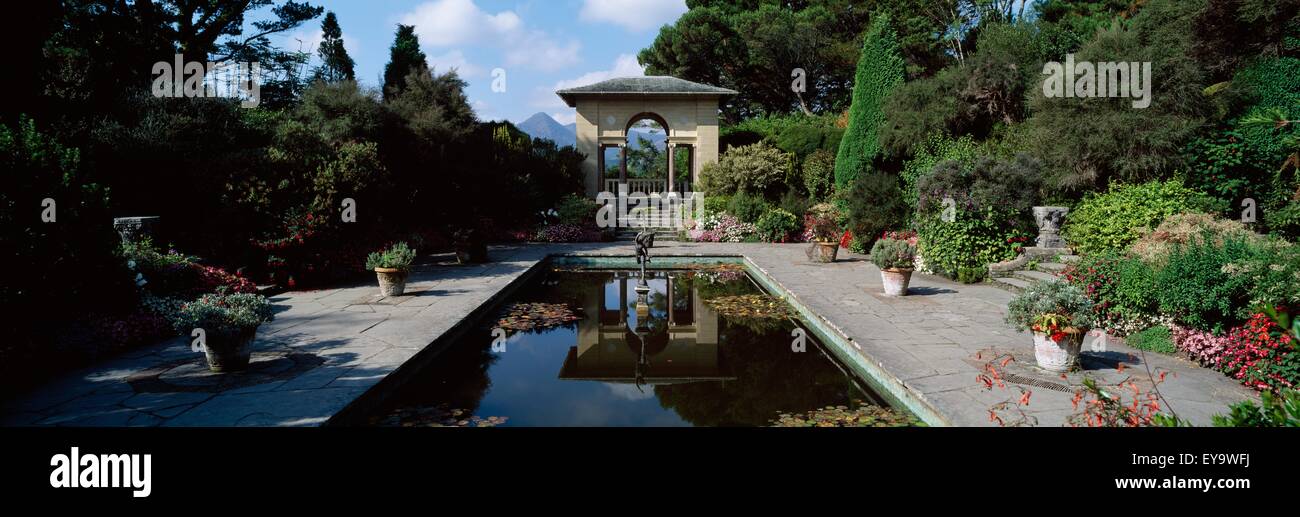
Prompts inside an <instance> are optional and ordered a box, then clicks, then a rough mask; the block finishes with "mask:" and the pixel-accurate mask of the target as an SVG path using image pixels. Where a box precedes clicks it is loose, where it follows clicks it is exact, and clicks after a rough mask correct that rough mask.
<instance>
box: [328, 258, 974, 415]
mask: <svg viewBox="0 0 1300 517" xmlns="http://www.w3.org/2000/svg"><path fill="white" fill-rule="evenodd" d="M655 258H663V259H674V260H672V262H677V260H676V259H687V260H686V261H683V262H690V263H698V261H699V260H700V259H710V258H712V259H724V260H725V262H727V263H738V264H742V265H744V266H745V270H746V272H747V273H749V274H750V276H751V277H753V278H754V279H755V280H756V281H758V282H759V284H761V285H762V287H763V288H764V289H766V290H768V291H769V292H772V293H773V294H776V295H778V296H780V297H781V298H782V299H784V300H785V301H786V303H789V304H790V306H791V307H793V308H794V309H795V311H796V312H797V313H798V314H799V319H800V320H801V322H802V323H803V324H804V326H806V327H808V328H809V329H810V330H812V331H813V333H814V334H815V335H816V337H817V339H818V340H819V341H821V342H822V343H823V344H825V345H826V346H827V348H828V349H830V351H831V353H833V354H834V355H835V358H836V359H837V360H838V361H840V362H841V363H842V364H844V365H845V366H847V367H848V368H849V369H851V370H852V371H853V373H854V375H856V376H857V377H858V378H859V379H861V380H862V381H864V382H866V383H867V384H868V385H870V387H871V389H872V390H874V391H875V392H876V393H877V394H879V395H880V396H882V397H884V398H885V399H886V400H887V402H889V403H890V405H893V406H895V407H901V408H904V409H906V410H907V411H908V412H910V413H912V415H914V416H915V417H917V418H918V419H919V420H921V421H922V422H924V423H925V424H926V425H928V426H932V427H951V426H952V425H953V424H952V422H951V421H949V420H948V419H947V418H945V417H944V416H943V414H942V413H941V412H940V411H939V410H938V409H937V408H935V407H934V406H933V405H932V404H930V403H929V401H927V400H926V399H925V396H924V395H923V394H921V393H917V392H916V391H915V390H914V389H912V388H911V387H909V386H908V385H907V383H905V382H903V380H902V379H899V378H898V377H897V376H895V375H893V374H891V373H889V371H888V370H887V369H886V368H885V367H884V366H883V364H881V363H880V362H879V361H878V360H876V359H875V358H873V357H872V356H871V354H870V353H869V352H868V351H866V350H864V349H863V348H862V346H861V345H859V344H858V343H857V342H856V341H854V340H853V339H852V338H850V337H849V336H848V335H847V334H846V333H845V332H844V331H843V330H842V328H841V327H840V326H839V325H836V324H835V323H834V322H832V321H830V320H829V319H827V318H826V317H824V316H821V315H819V314H817V313H816V312H814V311H813V310H812V309H811V308H810V307H809V306H808V305H807V304H805V303H804V302H803V300H801V299H800V298H799V296H798V295H797V294H795V293H794V292H793V291H791V290H790V289H788V288H787V287H785V285H784V284H782V283H781V282H780V281H779V280H777V279H776V277H775V276H774V275H772V274H771V273H769V272H768V271H767V270H766V269H764V268H763V267H762V266H760V265H758V263H757V262H755V261H754V260H753V259H752V258H750V257H749V256H747V255H745V254H743V253H734V254H731V253H700V254H684V253H674V254H671V255H659V256H656V257H655ZM564 259H583V260H584V261H590V260H592V259H618V260H626V259H635V256H634V255H630V254H627V253H604V252H595V251H592V252H583V251H570V252H557V253H548V254H546V255H545V256H543V257H541V258H540V259H538V260H537V261H536V262H534V263H533V264H532V265H531V266H529V267H528V268H527V269H526V270H524V271H523V272H521V273H520V274H519V275H518V276H516V277H515V278H514V279H512V280H511V281H510V283H508V284H507V285H506V286H505V287H503V288H501V289H500V290H498V291H497V292H496V293H493V294H492V296H490V297H488V298H487V299H486V300H484V301H483V302H482V303H480V304H478V305H477V306H476V307H475V308H474V309H473V310H471V311H470V312H468V313H467V314H465V315H464V316H462V317H461V318H460V319H459V320H457V321H456V323H455V324H453V325H452V326H451V327H450V328H448V329H447V330H446V331H445V332H443V333H442V334H440V335H439V336H437V337H436V338H434V339H433V340H432V341H430V342H429V343H428V344H426V345H425V346H424V347H423V348H421V349H420V351H419V352H417V353H416V354H415V355H414V356H412V357H411V358H410V359H408V360H407V361H406V362H404V363H402V365H401V366H399V367H398V368H396V369H395V370H393V371H392V372H390V373H389V374H388V375H386V376H385V377H384V378H383V379H382V380H380V381H379V382H378V383H376V384H375V385H374V386H371V387H370V388H369V389H367V390H365V391H364V392H362V393H361V394H359V395H358V396H357V397H356V398H354V399H353V400H352V401H351V402H349V403H348V404H347V405H345V406H344V407H343V409H340V410H339V411H338V412H336V413H335V414H334V415H332V416H330V418H328V419H326V421H325V422H323V423H322V424H321V425H322V426H349V425H358V424H362V423H363V416H364V415H365V414H366V411H365V410H366V409H373V408H375V407H378V406H381V405H382V404H383V402H384V401H385V400H386V399H387V397H388V396H390V395H392V393H394V392H395V391H396V390H397V389H398V388H400V387H401V386H403V385H405V384H406V383H407V382H408V381H409V380H410V374H412V373H413V372H415V371H418V370H420V369H422V368H423V367H424V366H426V365H428V364H429V363H431V362H432V361H434V360H436V359H437V357H438V355H440V354H441V353H442V352H443V351H444V350H446V349H447V348H448V346H449V345H450V344H451V343H452V342H454V341H455V340H457V339H459V338H460V337H462V336H464V335H465V333H466V332H468V331H469V330H470V327H472V326H473V325H474V324H475V323H477V322H478V321H479V320H481V319H482V318H483V317H484V316H485V314H486V312H487V311H488V310H490V309H491V308H492V307H495V306H496V305H497V304H499V303H501V302H502V301H503V300H504V299H505V298H508V297H509V296H511V295H513V294H514V293H515V292H517V291H518V290H519V288H520V287H521V286H523V285H524V284H525V283H527V282H528V281H530V280H532V278H533V277H534V276H536V275H537V274H538V273H539V272H540V271H543V270H545V269H547V268H549V267H551V266H553V265H555V264H556V263H557V262H562V261H563V260H564ZM652 263H653V261H652ZM656 269H660V268H656Z"/></svg>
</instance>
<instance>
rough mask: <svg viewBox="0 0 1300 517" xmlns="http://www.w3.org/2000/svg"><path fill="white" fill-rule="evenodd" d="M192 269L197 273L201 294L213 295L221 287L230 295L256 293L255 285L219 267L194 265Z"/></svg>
mask: <svg viewBox="0 0 1300 517" xmlns="http://www.w3.org/2000/svg"><path fill="white" fill-rule="evenodd" d="M193 267H194V269H195V270H196V271H197V272H198V277H199V282H198V289H199V290H200V291H201V292H203V293H214V292H216V291H217V290H218V289H220V288H222V287H225V288H226V289H229V290H230V292H232V293H256V292H257V284H255V283H253V281H251V280H249V279H247V278H244V277H242V276H239V275H236V274H232V273H230V272H229V271H226V270H224V269H221V268H219V267H212V266H204V265H202V264H194V266H193ZM195 294H196V295H197V294H199V293H195Z"/></svg>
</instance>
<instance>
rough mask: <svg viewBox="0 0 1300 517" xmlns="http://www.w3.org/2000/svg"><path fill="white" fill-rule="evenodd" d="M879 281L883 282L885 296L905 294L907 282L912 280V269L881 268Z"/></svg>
mask: <svg viewBox="0 0 1300 517" xmlns="http://www.w3.org/2000/svg"><path fill="white" fill-rule="evenodd" d="M880 281H881V282H883V283H884V284H885V296H907V284H909V283H911V282H912V270H911V269H898V268H890V269H882V270H880Z"/></svg>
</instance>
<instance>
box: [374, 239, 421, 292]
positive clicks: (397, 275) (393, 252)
mask: <svg viewBox="0 0 1300 517" xmlns="http://www.w3.org/2000/svg"><path fill="white" fill-rule="evenodd" d="M414 260H415V251H414V250H412V249H411V248H410V247H409V246H407V245H406V243H405V242H399V243H397V244H394V245H392V246H390V247H388V248H386V249H383V250H380V251H376V252H374V253H371V254H370V256H369V257H366V269H373V270H374V271H375V276H377V277H379V292H380V294H382V295H384V296H401V295H402V293H403V292H405V291H406V277H407V276H408V275H410V273H411V262H412V261H414Z"/></svg>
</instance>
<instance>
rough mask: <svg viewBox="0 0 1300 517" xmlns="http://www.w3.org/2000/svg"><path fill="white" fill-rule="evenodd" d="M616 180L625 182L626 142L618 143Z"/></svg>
mask: <svg viewBox="0 0 1300 517" xmlns="http://www.w3.org/2000/svg"><path fill="white" fill-rule="evenodd" d="M618 156H619V158H618V163H619V165H618V182H619V183H623V184H626V183H627V144H618Z"/></svg>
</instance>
